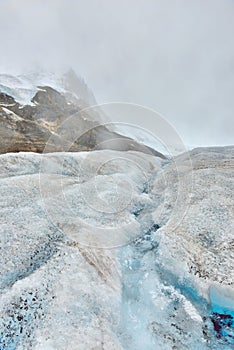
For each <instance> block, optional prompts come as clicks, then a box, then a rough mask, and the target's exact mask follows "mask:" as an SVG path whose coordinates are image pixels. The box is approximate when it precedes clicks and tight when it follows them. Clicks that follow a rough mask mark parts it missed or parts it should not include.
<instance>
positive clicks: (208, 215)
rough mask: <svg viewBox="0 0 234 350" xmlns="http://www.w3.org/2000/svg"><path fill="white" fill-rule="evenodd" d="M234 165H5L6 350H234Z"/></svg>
mask: <svg viewBox="0 0 234 350" xmlns="http://www.w3.org/2000/svg"><path fill="white" fill-rule="evenodd" d="M233 154H234V148H233V147H227V148H221V149H204V150H203V149H199V150H194V151H193V152H192V153H191V154H190V155H191V158H192V165H191V163H190V161H189V159H188V157H186V155H185V154H184V155H181V156H179V157H177V158H176V159H175V162H165V161H163V160H161V159H160V158H156V157H153V156H151V155H145V154H141V153H138V152H116V151H95V152H82V153H53V154H52V153H51V154H43V155H39V154H34V153H22V152H20V153H15V154H4V155H1V156H0V167H1V175H0V194H1V197H0V198H1V201H0V216H1V228H0V230H1V241H0V243H1V249H2V251H4V254H2V255H1V256H0V263H1V271H0V291H1V293H0V305H1V308H0V316H1V317H0V330H1V336H0V348H6V349H17V350H19V349H20V350H21V349H36V350H42V349H66V348H67V347H68V346H69V349H71V350H76V349H79V350H80V349H81V350H82V349H84V350H86V349H108V350H109V349H125V350H138V349H139V350H158V349H163V350H171V349H173V348H174V349H180V350H185V349H186V350H188V349H191V350H195V349H199V350H200V349H201V350H208V349H214V350H215V349H224V350H230V349H231V347H232V346H233V343H231V342H230V339H231V338H230V337H231V334H232V333H231V332H232V328H231V327H229V329H228V332H227V331H226V332H223V333H222V338H217V336H216V333H215V330H214V326H213V323H212V321H211V318H210V315H211V313H212V312H217V311H218V312H219V311H220V312H221V311H222V312H223V311H224V312H226V313H229V314H232V312H233V310H234V307H233V295H234V294H233V285H234V278H233V271H234V266H233V195H232V194H233V184H234V182H233V178H234V168H233ZM191 174H192V175H193V176H191ZM188 180H189V181H188ZM190 181H192V186H190V185H191V183H190ZM188 191H189V192H188ZM178 194H179V196H178ZM178 197H179V198H178ZM187 197H188V199H189V201H187ZM184 204H185V205H184ZM227 334H228V335H227Z"/></svg>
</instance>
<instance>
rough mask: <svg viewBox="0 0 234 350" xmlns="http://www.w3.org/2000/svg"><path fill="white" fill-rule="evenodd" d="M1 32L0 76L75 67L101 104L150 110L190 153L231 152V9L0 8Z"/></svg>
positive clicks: (91, 3)
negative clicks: (210, 148) (211, 148)
mask: <svg viewBox="0 0 234 350" xmlns="http://www.w3.org/2000/svg"><path fill="white" fill-rule="evenodd" d="M0 32H1V55H0V73H4V72H10V73H14V74H17V73H21V72H23V71H26V70H29V69H34V68H35V67H45V68H47V69H49V70H50V69H51V70H58V71H60V70H61V71H62V70H64V69H66V68H68V67H73V69H74V70H75V71H76V72H77V73H78V74H79V75H81V76H82V77H83V78H84V79H85V80H86V82H87V84H88V85H89V87H90V88H91V89H92V90H93V92H94V94H95V96H96V99H97V101H98V102H100V103H103V102H111V101H125V102H131V103H136V104H140V105H144V106H147V107H150V108H153V109H155V110H157V111H158V112H160V113H161V114H162V115H163V116H164V117H165V118H166V120H167V121H168V122H169V123H171V124H172V125H173V127H174V128H175V129H176V130H177V132H178V134H179V135H180V136H181V138H182V139H183V141H184V143H185V144H186V145H187V146H188V147H193V146H197V145H226V144H233V143H234V142H233V127H234V117H233V113H234V96H233V92H234V45H233V36H234V1H232V0H190V1H188V0H118V1H117V0H116V1H114V0H84V1H81V0H46V1H43V0H33V1H32V0H0Z"/></svg>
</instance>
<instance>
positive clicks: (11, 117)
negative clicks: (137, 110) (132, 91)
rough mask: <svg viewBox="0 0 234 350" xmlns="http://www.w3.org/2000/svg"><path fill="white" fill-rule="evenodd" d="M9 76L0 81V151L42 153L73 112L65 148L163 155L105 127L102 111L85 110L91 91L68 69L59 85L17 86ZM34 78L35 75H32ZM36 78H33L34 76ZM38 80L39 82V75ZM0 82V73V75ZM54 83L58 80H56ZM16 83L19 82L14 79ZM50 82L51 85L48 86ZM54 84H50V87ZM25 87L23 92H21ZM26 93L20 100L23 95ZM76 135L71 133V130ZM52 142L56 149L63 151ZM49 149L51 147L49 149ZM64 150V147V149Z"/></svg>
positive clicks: (92, 98) (57, 144)
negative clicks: (70, 143) (73, 119)
mask: <svg viewBox="0 0 234 350" xmlns="http://www.w3.org/2000/svg"><path fill="white" fill-rule="evenodd" d="M12 79H13V78H12V77H11V78H9V76H8V77H5V80H6V81H5V84H7V85H8V86H10V87H7V86H6V85H3V84H0V153H6V152H19V151H32V152H37V153H42V152H43V151H44V149H45V145H46V143H47V142H48V140H49V139H50V138H51V137H52V139H56V137H57V139H58V140H59V138H60V137H61V136H60V135H59V134H57V131H58V128H59V127H60V125H61V124H63V122H65V121H66V120H68V118H69V117H71V116H74V115H76V118H75V124H74V121H73V124H72V125H71V127H70V129H69V128H66V133H65V134H63V138H64V139H66V138H69V137H70V136H71V135H70V134H71V132H72V133H73V134H74V137H73V138H74V142H72V145H71V146H70V147H69V150H68V151H74V152H77V151H90V150H94V149H100V148H101V149H116V150H121V151H128V150H133V151H134V150H135V151H140V152H143V153H149V154H154V155H156V156H160V157H163V155H162V154H160V153H159V152H156V151H155V150H153V149H152V148H150V147H146V146H144V145H142V144H140V143H138V142H136V141H134V140H132V139H130V138H127V137H124V136H122V135H120V134H118V133H116V132H113V131H111V130H109V128H108V127H107V126H104V125H100V124H103V123H102V120H103V118H102V113H101V111H100V113H96V112H93V111H91V110H85V108H86V109H87V107H89V106H91V105H92V104H96V101H95V98H94V96H93V94H91V92H90V91H89V89H88V88H87V86H86V85H85V84H84V83H83V82H82V81H80V80H79V79H78V78H77V76H76V75H75V73H74V72H73V71H69V72H68V73H67V74H66V75H64V76H63V78H61V79H62V80H61V81H62V83H61V81H60V82H59V83H60V84H62V86H63V88H60V87H57V86H56V84H54V83H53V82H50V81H48V83H50V85H46V86H45V85H43V86H33V87H32V86H31V87H30V89H29V88H28V89H25V88H22V86H19V87H17V88H13V87H14V86H15V85H14V84H16V86H17V82H15V81H12ZM34 79H35V77H34ZM36 81H37V80H36ZM38 82H39V83H40V82H43V79H42V78H41V79H39V80H38ZM0 83H1V77H0ZM57 84H58V83H57ZM18 85H19V83H18ZM51 85H52V86H51ZM53 86H54V87H53ZM25 90H27V94H26V92H25ZM25 94H26V95H27V96H30V98H29V99H28V100H24V101H23V97H22V96H23V95H25ZM76 131H77V134H79V137H78V138H76V137H75V133H76ZM59 144H60V142H56V149H55V150H57V151H64V149H63V146H62V145H61V146H60V145H59ZM52 151H53V150H52ZM66 151H67V149H66Z"/></svg>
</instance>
